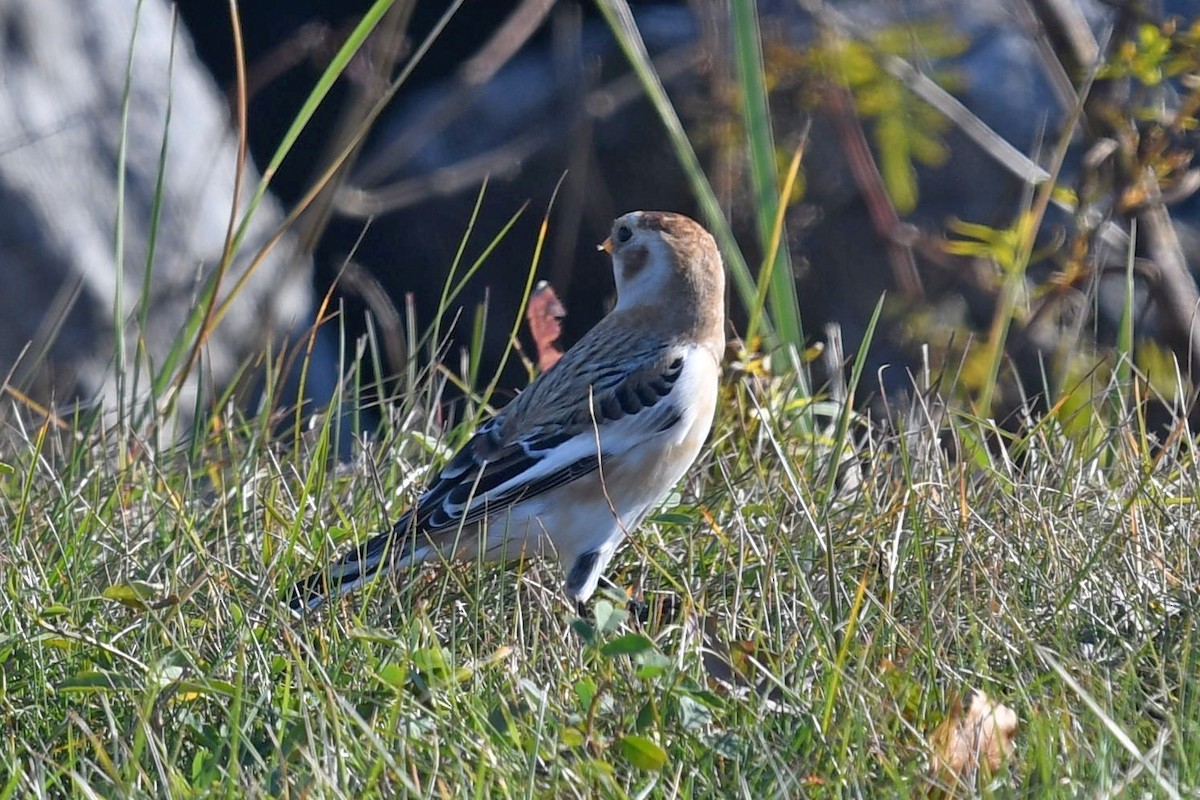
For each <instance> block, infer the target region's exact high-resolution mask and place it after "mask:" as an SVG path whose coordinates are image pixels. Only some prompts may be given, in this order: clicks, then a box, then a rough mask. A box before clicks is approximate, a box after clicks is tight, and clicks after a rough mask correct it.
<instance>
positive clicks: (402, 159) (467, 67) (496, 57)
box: [356, 0, 554, 186]
mask: <svg viewBox="0 0 1200 800" xmlns="http://www.w3.org/2000/svg"><path fill="white" fill-rule="evenodd" d="M553 7H554V0H524V2H522V3H521V5H519V6H517V8H516V9H515V10H514V11H513V12H512V14H510V15H509V17H508V19H507V20H505V22H504V24H503V25H501V26H500V28H499V29H498V30H497V31H496V32H495V33H494V34H492V37H491V38H490V39H488V40H487V42H485V43H484V45H483V47H481V48H480V49H479V52H477V53H476V54H475V55H474V56H472V57H471V58H470V59H469V60H468V61H467V62H466V63H464V64H463V66H462V67H461V68H460V69H459V71H458V85H457V86H456V87H455V88H454V90H453V91H451V92H449V93H447V94H446V95H445V96H444V97H443V98H442V100H440V101H439V102H438V103H437V104H436V105H435V106H434V107H433V108H432V109H430V110H429V111H428V112H427V113H426V114H425V115H424V116H423V118H422V119H421V120H419V121H418V122H417V123H416V124H414V125H413V126H412V127H411V128H410V129H409V130H408V131H406V132H405V133H404V134H403V135H402V136H399V137H397V138H396V139H395V140H393V141H392V142H390V143H388V144H387V145H385V146H383V147H381V148H380V150H379V152H378V153H377V154H375V155H374V156H373V157H372V158H371V159H370V160H368V161H366V162H364V163H363V165H362V167H361V169H360V170H359V171H358V174H357V176H356V177H357V179H358V182H359V183H360V184H362V185H364V186H370V185H373V184H375V183H378V182H379V181H381V180H383V179H384V178H385V177H386V176H387V175H388V174H389V173H391V172H392V171H394V170H395V169H396V168H397V167H399V166H400V165H402V164H405V163H407V161H408V160H409V159H410V158H412V156H413V154H414V153H416V152H417V151H418V150H420V149H421V148H422V147H424V146H425V145H426V144H427V143H428V142H430V141H431V140H432V139H434V138H435V137H436V136H437V135H438V134H439V133H441V132H442V131H443V130H444V129H445V128H446V126H447V125H449V124H450V123H451V122H453V121H454V120H456V119H457V118H458V117H459V115H461V114H462V113H463V111H465V110H466V109H467V108H469V107H470V106H471V103H472V102H473V101H474V99H475V97H476V95H477V94H478V93H479V90H480V89H481V88H482V87H483V86H484V85H486V84H487V82H488V81H490V80H491V79H492V78H493V77H494V76H495V75H496V73H497V72H499V71H500V68H501V67H503V66H504V65H505V64H507V63H508V61H509V59H511V58H512V57H513V56H514V55H515V54H516V52H517V51H518V50H519V49H520V48H521V46H522V45H524V44H525V42H527V41H529V38H530V37H531V36H533V34H534V33H535V32H537V29H538V28H539V27H541V25H542V21H543V20H544V19H545V18H546V15H547V14H548V13H550V9H551V8H553Z"/></svg>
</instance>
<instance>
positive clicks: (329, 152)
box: [297, 0, 416, 253]
mask: <svg viewBox="0 0 1200 800" xmlns="http://www.w3.org/2000/svg"><path fill="white" fill-rule="evenodd" d="M415 7H416V2H415V0H408V2H398V3H396V4H395V5H393V6H392V7H391V8H390V9H388V12H387V14H385V15H384V17H383V19H381V20H380V21H379V26H378V27H377V28H376V29H375V31H374V32H373V33H372V34H371V37H370V39H368V43H369V44H371V45H372V47H371V48H370V52H367V49H366V47H364V48H363V50H361V51H359V53H358V55H357V56H356V58H358V59H360V60H362V61H366V62H368V63H369V68H368V69H369V77H368V78H367V79H366V80H363V81H360V82H356V83H354V84H353V85H355V86H357V87H358V91H356V92H354V93H353V96H352V98H351V100H350V101H349V103H348V108H347V109H346V111H345V112H343V113H342V114H341V115H340V117H339V119H338V126H337V129H336V130H335V132H334V134H333V136H331V137H330V139H329V143H328V144H327V145H326V147H325V153H324V155H323V156H322V157H321V159H320V160H319V161H318V162H317V163H318V165H330V164H332V163H334V161H336V160H337V158H338V155H339V154H340V153H341V152H342V151H343V150H349V151H350V154H349V155H348V156H347V157H346V158H345V159H344V160H343V161H342V162H341V163H340V164H339V165H338V167H337V171H336V172H335V173H334V175H333V177H332V178H331V179H330V180H328V181H326V182H325V183H324V185H322V186H321V188H320V191H319V192H318V194H317V196H316V198H315V199H314V200H313V202H312V205H310V206H309V207H308V208H307V209H306V210H305V212H304V214H303V215H301V217H300V219H299V220H297V226H298V239H299V240H300V248H301V252H302V253H312V252H313V251H314V250H316V247H317V243H318V242H319V241H320V239H321V236H322V235H323V234H324V232H325V228H326V227H327V226H328V225H329V220H330V218H331V217H332V216H333V208H334V199H335V198H336V196H337V192H338V190H339V188H340V187H341V186H342V185H343V184H344V183H345V181H346V178H347V176H348V175H349V173H350V170H351V168H352V167H353V166H354V163H355V159H356V158H357V156H358V153H359V151H360V150H361V149H362V146H363V142H364V141H365V139H364V138H363V137H360V136H358V132H359V130H360V129H361V128H362V127H363V126H364V125H367V124H369V118H370V115H371V109H372V108H374V107H375V106H376V104H378V103H379V101H380V99H381V98H382V97H383V95H384V94H385V93H386V92H387V88H388V81H389V80H390V79H391V76H392V72H393V70H394V69H395V66H396V62H397V61H398V60H399V58H400V56H401V54H402V53H403V52H404V49H405V32H406V31H407V30H408V23H409V20H411V19H412V12H413V9H414V8H415ZM322 170H323V167H322V169H317V170H316V171H315V175H317V176H320V174H321V172H322Z"/></svg>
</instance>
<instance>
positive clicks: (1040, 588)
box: [0, 375, 1200, 798]
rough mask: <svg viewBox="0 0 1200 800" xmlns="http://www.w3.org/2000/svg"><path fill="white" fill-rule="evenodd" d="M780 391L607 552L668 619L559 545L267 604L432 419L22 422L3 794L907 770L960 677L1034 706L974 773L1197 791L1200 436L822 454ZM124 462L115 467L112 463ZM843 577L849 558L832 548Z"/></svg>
mask: <svg viewBox="0 0 1200 800" xmlns="http://www.w3.org/2000/svg"><path fill="white" fill-rule="evenodd" d="M809 410H810V409H809V408H808V407H807V403H806V399H805V398H804V397H803V396H801V395H800V394H798V393H797V392H795V391H793V390H791V389H790V388H789V385H788V384H787V383H786V382H784V381H772V382H766V383H764V382H763V381H761V380H759V379H752V378H748V377H745V376H733V375H731V376H729V378H728V380H727V386H726V390H725V399H724V402H723V406H722V408H721V410H720V414H719V419H718V425H717V430H716V431H715V433H714V436H713V438H712V441H711V443H710V446H709V447H708V448H706V450H705V453H704V455H703V456H702V458H701V462H700V463H699V464H698V465H697V467H696V468H695V469H694V470H693V471H692V473H691V475H690V476H689V478H688V480H687V481H686V482H685V484H684V485H683V486H681V488H680V493H679V494H678V496H675V497H673V498H672V499H671V500H669V501H668V503H667V505H666V506H665V507H664V508H663V509H662V511H661V512H660V513H659V514H658V515H657V517H656V518H655V519H654V522H653V524H649V525H647V526H645V527H644V528H643V529H642V530H641V531H640V532H639V533H638V534H637V537H636V541H635V542H633V544H632V546H630V547H627V548H626V549H625V550H624V551H623V553H622V555H621V556H620V557H619V558H618V560H617V562H616V566H615V570H614V573H613V577H614V578H615V580H616V581H617V583H618V584H620V585H623V586H636V587H639V589H640V591H641V592H642V593H643V595H644V597H645V600H646V601H647V603H646V604H647V606H648V609H649V611H648V613H646V614H644V615H643V616H645V617H646V619H645V621H644V622H640V621H638V620H637V619H634V618H632V617H627V616H626V614H625V611H624V604H623V603H622V602H621V601H620V599H619V598H617V599H616V602H615V603H613V602H610V601H609V600H607V599H600V600H599V601H597V602H595V603H594V604H593V616H592V618H591V619H588V620H581V619H578V618H577V617H576V615H575V613H574V610H573V609H572V608H570V607H569V606H568V604H567V603H566V601H565V600H564V597H563V596H562V595H561V594H560V591H559V589H558V586H559V583H560V579H561V576H560V574H559V570H558V568H557V567H556V566H554V565H551V564H540V565H539V564H527V565H524V566H523V567H511V568H508V569H502V568H475V567H457V568H440V569H426V570H422V571H420V572H417V573H414V574H412V575H410V576H409V577H407V578H405V579H403V580H401V581H399V582H384V583H381V584H379V585H377V586H375V587H374V588H372V589H371V590H369V591H367V592H364V593H362V594H360V595H357V596H355V597H353V598H351V599H349V600H348V601H345V602H343V603H340V604H338V605H337V606H335V607H334V608H333V609H331V610H330V611H329V612H328V613H325V614H321V615H317V616H312V617H309V618H307V619H304V620H297V619H293V618H290V617H289V615H288V614H287V613H286V611H285V610H284V608H283V605H282V604H281V602H280V600H279V598H280V597H281V596H282V594H283V592H284V590H285V589H286V587H287V586H288V585H290V583H291V582H292V581H293V580H294V579H296V578H297V577H299V576H300V575H302V574H304V573H306V572H307V571H308V570H309V569H310V568H311V567H312V565H313V564H314V563H315V562H320V561H322V560H324V559H326V558H328V557H330V556H331V555H332V554H333V553H334V552H335V551H336V550H337V548H338V545H339V544H342V543H344V541H345V540H346V539H349V538H354V539H358V538H361V537H363V536H366V535H367V534H369V533H371V532H372V531H374V530H377V529H379V528H380V527H381V526H383V525H385V524H386V522H387V520H388V519H390V518H392V517H394V516H395V515H396V514H397V513H398V511H399V510H400V509H401V508H402V507H403V506H404V504H405V503H406V502H408V501H409V500H411V498H412V496H413V493H414V492H415V491H416V490H417V488H419V486H420V485H421V483H422V481H423V480H424V476H425V474H426V472H427V470H428V469H429V468H430V467H431V466H432V465H433V464H435V463H436V462H437V460H438V459H439V458H440V457H441V455H442V454H443V452H444V451H443V449H442V448H444V447H445V446H446V445H450V446H452V445H454V444H456V443H457V439H456V437H461V435H462V431H459V430H452V431H448V432H446V433H445V435H439V434H438V432H437V430H436V428H435V427H434V426H433V425H432V424H430V423H423V422H421V421H420V420H422V419H426V418H427V417H423V416H422V415H421V414H419V413H413V414H409V415H407V416H404V417H400V416H397V417H396V418H394V419H392V420H391V421H389V422H388V423H387V424H385V428H384V429H383V431H382V432H381V433H380V436H379V439H378V440H377V441H376V443H375V444H374V445H373V446H371V447H370V448H368V449H367V450H366V451H365V452H364V453H363V455H362V456H361V458H359V459H358V460H357V461H356V462H354V463H353V464H352V465H351V466H343V467H339V468H336V469H331V468H329V466H328V465H329V461H328V459H327V447H326V445H327V436H326V433H327V431H328V427H324V428H323V427H321V426H320V425H318V427H317V428H316V430H315V431H310V432H308V433H306V434H304V435H303V436H302V437H300V438H299V439H294V438H288V437H284V438H282V439H275V440H271V439H269V438H268V437H267V436H265V435H264V434H263V431H264V429H265V425H264V423H263V420H261V419H250V420H234V419H225V420H223V421H222V424H221V425H219V426H218V425H216V424H214V425H212V426H210V431H214V432H212V433H210V434H208V435H207V437H205V438H202V440H201V441H200V442H199V443H198V444H197V445H196V446H194V447H193V448H192V449H191V450H190V451H176V452H162V453H153V454H152V453H150V452H149V451H148V450H147V449H146V448H145V447H143V446H142V444H141V442H140V441H139V440H138V439H137V438H135V437H132V436H131V435H129V434H128V433H121V431H120V429H119V428H114V429H110V430H109V432H107V433H100V432H97V431H95V430H93V431H92V432H88V433H83V434H81V435H79V436H76V435H74V434H73V433H71V432H68V431H60V430H57V429H55V428H54V427H53V426H51V425H45V424H43V425H40V426H37V425H35V426H33V427H21V426H19V425H17V424H16V423H12V422H10V424H9V426H8V429H7V432H6V438H7V444H6V445H5V447H4V448H3V457H2V459H0V460H2V462H3V463H2V466H0V525H2V526H3V542H4V546H3V548H2V549H0V776H2V780H0V796H3V797H29V796H47V795H60V794H74V795H79V796H104V797H163V796H168V795H170V796H178V797H189V796H209V795H221V796H251V797H254V796H290V797H295V796H313V797H357V796H391V795H403V796H414V797H415V796H421V797H442V796H455V797H458V796H477V797H484V796H488V797H492V796H495V797H597V796H603V797H626V796H629V797H674V796H694V797H718V796H719V797H725V796H731V797H737V796H741V797H753V798H761V797H775V796H784V797H795V796H814V797H825V796H847V795H848V796H861V797H888V796H910V795H912V794H914V793H916V792H919V791H925V790H927V789H929V788H932V787H933V786H934V785H935V784H936V783H937V782H938V781H937V780H935V778H933V777H931V776H930V774H929V772H928V765H929V760H930V746H929V744H928V737H929V734H930V732H931V731H932V730H933V729H934V728H935V726H937V725H938V723H939V722H941V721H942V720H943V719H944V718H945V717H946V714H947V713H948V709H949V708H950V707H951V705H952V703H953V701H954V698H955V697H957V696H959V695H960V694H961V693H962V692H963V691H964V690H966V689H968V688H976V689H982V690H984V691H986V692H987V693H988V694H989V695H990V696H991V697H992V698H994V699H995V700H997V701H999V702H1002V703H1004V704H1006V705H1008V706H1010V707H1011V708H1012V709H1013V710H1014V711H1015V712H1016V713H1017V715H1018V716H1019V718H1020V729H1019V732H1018V735H1017V738H1016V752H1015V755H1014V757H1013V758H1012V759H1010V760H1009V762H1008V764H1007V766H1005V767H1004V768H1002V769H1001V770H1000V771H999V773H997V774H994V775H993V774H987V775H978V776H977V775H973V774H967V775H966V776H965V777H964V781H965V782H964V783H963V784H962V785H960V786H959V787H958V788H959V790H960V791H962V792H965V793H969V792H979V793H981V794H983V795H984V796H991V795H998V796H1027V797H1053V796H1060V797H1078V796H1082V795H1088V796H1096V797H1107V796H1117V795H1120V794H1123V793H1124V794H1125V796H1144V795H1147V794H1149V795H1163V794H1164V793H1166V794H1169V793H1170V792H1174V791H1178V792H1179V793H1180V794H1182V795H1185V796H1195V793H1196V792H1197V791H1200V746H1198V745H1197V742H1200V703H1198V700H1197V695H1196V692H1197V690H1198V689H1200V681H1198V680H1197V677H1196V676H1197V674H1198V672H1197V670H1196V668H1195V666H1194V664H1193V662H1194V661H1195V658H1196V649H1197V645H1198V643H1200V637H1198V635H1197V631H1196V628H1195V624H1194V617H1193V613H1192V610H1193V609H1194V606H1195V597H1196V594H1195V593H1196V585H1197V572H1198V568H1200V564H1198V563H1197V559H1198V558H1200V553H1198V552H1197V547H1196V536H1195V533H1194V531H1195V530H1196V528H1197V525H1198V524H1200V514H1198V512H1197V508H1196V497H1197V496H1200V492H1198V487H1197V470H1196V467H1195V450H1194V444H1193V442H1192V440H1191V438H1190V435H1189V434H1187V433H1186V432H1181V434H1180V435H1178V436H1177V437H1176V438H1175V439H1174V441H1173V442H1172V443H1171V446H1170V447H1168V448H1167V449H1166V450H1164V451H1161V452H1159V453H1154V452H1148V451H1146V450H1144V449H1142V446H1141V445H1140V444H1137V442H1139V441H1140V439H1139V438H1138V437H1136V436H1134V435H1132V434H1131V432H1130V431H1129V430H1128V429H1125V428H1122V427H1120V426H1118V427H1114V428H1112V429H1111V430H1110V431H1108V432H1107V433H1105V434H1104V435H1100V436H1096V437H1093V441H1094V443H1093V444H1091V445H1089V446H1087V447H1084V446H1081V445H1080V444H1079V443H1078V442H1079V437H1072V438H1071V439H1068V438H1066V437H1065V436H1064V435H1063V434H1061V433H1059V432H1057V431H1056V430H1054V429H1053V427H1052V426H1049V425H1048V426H1044V427H1043V428H1042V429H1041V430H1040V431H1039V432H1038V433H1037V434H1036V435H1033V436H1030V437H1029V438H1028V439H1026V440H1025V442H1024V443H1023V444H1022V445H1020V446H1019V447H1012V446H1010V447H1007V448H1004V450H1003V452H1000V451H998V450H996V449H994V450H993V453H994V455H993V456H991V457H988V456H986V455H984V452H985V451H982V450H978V449H977V448H975V446H974V444H973V443H974V442H975V441H977V440H979V439H981V438H982V437H984V436H986V435H987V433H988V431H987V430H986V428H985V427H984V426H983V425H981V424H979V423H977V422H975V421H972V420H969V419H962V418H956V417H952V416H948V417H946V418H945V420H944V421H943V422H941V423H940V424H939V425H938V433H939V434H940V435H941V436H942V437H943V438H945V439H951V440H954V441H956V442H957V443H958V445H959V452H960V453H961V454H962V457H960V458H959V459H957V460H955V461H951V460H950V459H948V458H947V457H946V456H945V455H944V451H943V450H942V449H940V448H938V447H936V446H931V441H932V439H933V427H932V425H931V424H930V423H928V422H926V423H924V424H922V425H918V426H915V427H916V430H915V431H914V432H913V433H912V434H910V435H908V436H906V437H904V438H891V439H873V438H870V437H867V439H866V440H864V444H863V446H862V448H861V451H860V455H861V456H862V459H861V461H860V462H858V463H860V464H861V469H847V470H843V473H842V476H841V477H840V479H839V480H838V481H836V482H834V481H831V480H830V479H829V472H828V465H829V463H830V462H831V460H833V459H832V458H831V444H830V443H831V440H832V438H833V437H831V436H830V435H826V434H825V433H822V432H820V431H818V432H817V433H805V432H803V431H804V425H805V424H806V422H807V421H808V420H809V419H810V417H809V414H808V412H809ZM122 453H123V455H122ZM830 570H832V572H830Z"/></svg>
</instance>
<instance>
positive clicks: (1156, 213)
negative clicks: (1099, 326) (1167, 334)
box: [1138, 170, 1200, 383]
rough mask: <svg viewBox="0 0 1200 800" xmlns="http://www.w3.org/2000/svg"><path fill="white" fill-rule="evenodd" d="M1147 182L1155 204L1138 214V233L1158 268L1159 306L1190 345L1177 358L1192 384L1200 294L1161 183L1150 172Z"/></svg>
mask: <svg viewBox="0 0 1200 800" xmlns="http://www.w3.org/2000/svg"><path fill="white" fill-rule="evenodd" d="M1144 181H1145V184H1146V186H1147V188H1148V189H1149V191H1150V193H1151V201H1150V203H1149V204H1148V205H1147V206H1146V207H1145V208H1143V209H1142V210H1141V211H1140V212H1139V213H1138V230H1139V231H1141V234H1142V238H1143V240H1144V241H1145V243H1146V247H1147V248H1148V249H1149V251H1150V256H1151V258H1153V259H1154V262H1155V263H1156V264H1157V265H1158V271H1159V281H1160V285H1161V289H1162V290H1161V291H1160V292H1159V293H1158V299H1159V303H1160V304H1161V307H1162V310H1163V311H1165V312H1166V313H1167V315H1168V316H1169V318H1170V319H1171V323H1172V325H1174V326H1175V327H1176V329H1177V330H1178V331H1179V333H1180V335H1181V336H1182V337H1183V339H1184V341H1185V342H1186V347H1187V352H1185V353H1177V354H1176V355H1177V356H1179V357H1180V359H1181V360H1184V361H1185V363H1187V365H1188V375H1187V378H1188V381H1189V382H1190V383H1195V380H1196V378H1197V377H1200V325H1198V324H1197V322H1198V321H1197V309H1198V308H1200V293H1198V292H1197V290H1196V282H1195V281H1194V280H1193V279H1192V275H1191V272H1190V271H1189V270H1188V265H1187V259H1186V258H1185V257H1184V255H1183V249H1182V248H1181V247H1180V246H1179V237H1178V235H1176V233H1175V225H1174V223H1173V222H1172V221H1171V215H1170V214H1169V213H1168V212H1167V208H1166V206H1165V205H1163V203H1162V198H1161V195H1160V192H1159V188H1158V181H1157V180H1155V178H1154V175H1153V174H1151V172H1150V171H1149V170H1147V171H1146V176H1145V178H1144Z"/></svg>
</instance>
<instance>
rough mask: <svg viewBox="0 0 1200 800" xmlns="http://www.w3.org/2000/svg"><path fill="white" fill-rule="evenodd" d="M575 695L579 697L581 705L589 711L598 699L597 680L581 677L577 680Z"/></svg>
mask: <svg viewBox="0 0 1200 800" xmlns="http://www.w3.org/2000/svg"><path fill="white" fill-rule="evenodd" d="M575 696H576V697H578V698H579V705H580V707H581V708H582V709H583V710H584V711H587V710H588V709H590V708H591V707H592V703H593V701H595V699H596V682H595V681H594V680H592V679H591V678H580V679H579V680H578V681H576V682H575Z"/></svg>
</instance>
